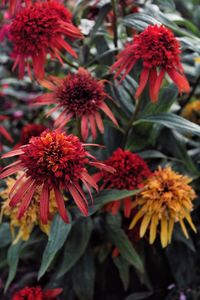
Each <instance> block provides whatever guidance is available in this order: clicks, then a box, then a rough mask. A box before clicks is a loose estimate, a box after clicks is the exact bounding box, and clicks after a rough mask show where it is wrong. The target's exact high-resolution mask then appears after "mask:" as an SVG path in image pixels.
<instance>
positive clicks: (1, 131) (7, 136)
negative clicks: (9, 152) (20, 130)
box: [0, 126, 13, 143]
mask: <svg viewBox="0 0 200 300" xmlns="http://www.w3.org/2000/svg"><path fill="white" fill-rule="evenodd" d="M0 133H1V134H2V135H3V136H4V137H5V138H6V139H7V140H8V141H9V142H11V143H12V142H13V138H12V137H11V135H10V134H9V133H8V131H7V130H6V129H5V128H4V127H2V126H0Z"/></svg>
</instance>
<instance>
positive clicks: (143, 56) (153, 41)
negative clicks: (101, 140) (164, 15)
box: [111, 25, 190, 102]
mask: <svg viewBox="0 0 200 300" xmlns="http://www.w3.org/2000/svg"><path fill="white" fill-rule="evenodd" d="M180 53H181V51H180V44H179V42H178V41H177V39H176V38H175V36H174V34H173V33H172V32H171V31H170V30H169V29H167V28H166V27H165V26H163V25H161V26H158V25H154V26H151V25H150V26H148V27H147V28H146V29H145V30H144V31H143V32H142V33H140V34H139V35H135V36H134V39H133V42H132V43H131V44H127V46H126V48H125V49H124V50H123V51H122V52H121V53H119V55H118V60H117V61H116V62H115V63H114V64H113V66H112V67H111V70H112V71H114V70H116V74H115V78H117V77H118V76H119V75H120V74H122V73H123V72H124V73H123V75H122V77H121V81H122V80H123V79H124V78H125V77H126V75H127V74H128V73H129V72H130V71H131V70H132V68H133V67H134V65H135V64H136V62H137V61H138V60H141V61H142V63H143V68H142V72H141V75H140V82H139V86H138V89H137V91H136V94H135V97H136V98H138V97H139V96H140V95H141V93H142V91H143V90H144V88H145V86H146V84H147V82H148V80H149V86H150V88H149V89H150V98H151V100H152V101H153V102H155V101H157V99H158V93H159V89H160V87H161V84H162V81H163V78H164V75H165V73H167V74H168V75H169V76H170V77H171V79H172V80H173V81H174V83H175V84H176V85H177V87H178V90H179V92H180V93H182V92H186V93H188V92H189V91H190V86H189V83H188V81H187V79H186V77H185V75H184V73H183V67H182V65H181V62H180V56H179V55H180Z"/></svg>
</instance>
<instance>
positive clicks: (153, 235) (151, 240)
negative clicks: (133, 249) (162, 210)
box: [149, 215, 158, 244]
mask: <svg viewBox="0 0 200 300" xmlns="http://www.w3.org/2000/svg"><path fill="white" fill-rule="evenodd" d="M157 226H158V216H157V215H153V217H152V219H151V225H150V235H149V243H150V244H153V243H154V241H155V239H156V232H157Z"/></svg>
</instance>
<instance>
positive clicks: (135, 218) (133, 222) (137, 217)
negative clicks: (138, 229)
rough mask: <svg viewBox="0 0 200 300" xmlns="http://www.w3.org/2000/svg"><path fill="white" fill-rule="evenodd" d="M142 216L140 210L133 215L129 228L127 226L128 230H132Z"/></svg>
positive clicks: (142, 213)
mask: <svg viewBox="0 0 200 300" xmlns="http://www.w3.org/2000/svg"><path fill="white" fill-rule="evenodd" d="M143 215H144V211H142V210H139V211H138V212H137V214H136V215H135V217H134V218H133V220H132V222H131V224H130V226H129V229H133V227H134V226H135V224H136V223H137V221H138V220H139V219H140V218H141V217H142V216H143Z"/></svg>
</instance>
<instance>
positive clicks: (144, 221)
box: [140, 214, 151, 237]
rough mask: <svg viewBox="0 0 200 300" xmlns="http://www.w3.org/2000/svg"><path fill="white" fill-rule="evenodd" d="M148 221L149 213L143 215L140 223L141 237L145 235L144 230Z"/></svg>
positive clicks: (149, 218) (149, 219)
mask: <svg viewBox="0 0 200 300" xmlns="http://www.w3.org/2000/svg"><path fill="white" fill-rule="evenodd" d="M150 221H151V215H150V214H149V215H146V216H144V218H143V220H142V223H141V225H140V237H143V236H144V235H145V232H146V231H147V227H148V225H149V222H150Z"/></svg>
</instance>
